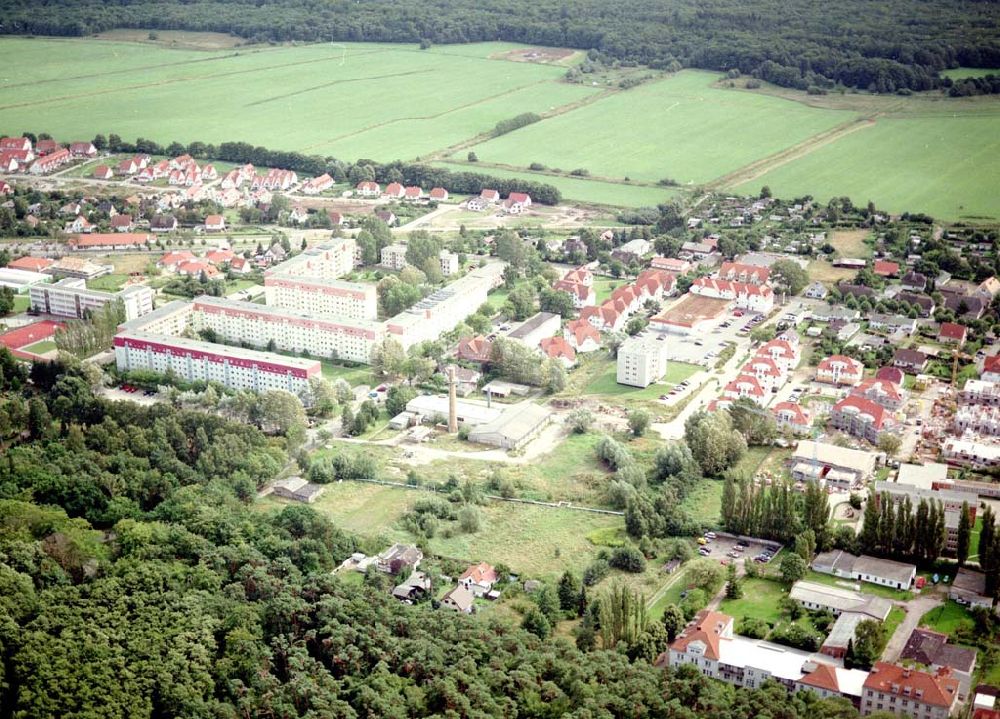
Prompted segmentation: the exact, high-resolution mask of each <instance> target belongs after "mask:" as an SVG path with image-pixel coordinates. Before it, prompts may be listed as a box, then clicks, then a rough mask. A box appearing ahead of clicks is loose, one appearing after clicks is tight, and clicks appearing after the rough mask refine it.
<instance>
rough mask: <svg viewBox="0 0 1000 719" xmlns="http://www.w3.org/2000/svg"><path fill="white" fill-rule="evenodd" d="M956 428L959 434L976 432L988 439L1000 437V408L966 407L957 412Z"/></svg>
mask: <svg viewBox="0 0 1000 719" xmlns="http://www.w3.org/2000/svg"><path fill="white" fill-rule="evenodd" d="M954 428H955V432H956V433H957V434H962V433H964V432H975V433H976V434H982V435H985V436H987V437H996V436H997V435H1000V407H996V406H984V405H965V406H963V407H959V408H958V409H957V410H956V411H955V419H954Z"/></svg>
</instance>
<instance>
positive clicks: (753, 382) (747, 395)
mask: <svg viewBox="0 0 1000 719" xmlns="http://www.w3.org/2000/svg"><path fill="white" fill-rule="evenodd" d="M767 396H768V395H767V393H766V392H765V390H764V388H763V387H762V386H761V383H760V382H759V381H758V380H757V378H756V377H754V376H753V375H750V374H746V373H742V374H740V375H738V376H737V377H736V379H734V380H733V381H732V382H730V383H729V384H727V385H726V386H725V387H724V388H723V390H722V398H723V399H726V400H729V401H730V402H735V401H736V400H738V399H752V400H753V401H754V402H756V403H757V404H759V405H763V404H764V403H765V402H766V400H767Z"/></svg>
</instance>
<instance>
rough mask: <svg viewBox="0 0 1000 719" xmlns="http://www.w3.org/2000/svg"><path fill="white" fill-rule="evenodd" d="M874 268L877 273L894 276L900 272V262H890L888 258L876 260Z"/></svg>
mask: <svg viewBox="0 0 1000 719" xmlns="http://www.w3.org/2000/svg"><path fill="white" fill-rule="evenodd" d="M872 269H873V270H874V272H875V274H876V275H880V276H882V277H892V276H893V275H898V274H899V263H898V262H889V261H888V260H875V265H874V266H873V268H872Z"/></svg>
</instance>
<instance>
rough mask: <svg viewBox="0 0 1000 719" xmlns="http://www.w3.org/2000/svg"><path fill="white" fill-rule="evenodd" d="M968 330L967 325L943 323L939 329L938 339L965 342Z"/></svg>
mask: <svg viewBox="0 0 1000 719" xmlns="http://www.w3.org/2000/svg"><path fill="white" fill-rule="evenodd" d="M967 332H968V329H967V328H966V327H965V325H960V324H957V323H955V322H942V323H941V327H940V328H939V329H938V337H944V338H946V339H949V340H964V339H965V335H966V333H967Z"/></svg>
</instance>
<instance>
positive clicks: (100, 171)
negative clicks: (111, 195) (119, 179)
mask: <svg viewBox="0 0 1000 719" xmlns="http://www.w3.org/2000/svg"><path fill="white" fill-rule="evenodd" d="M91 176H92V177H93V178H94V179H95V180H110V179H111V178H112V177H114V176H115V171H114V170H112V169H111V168H110V167H108V166H107V165H98V166H97V167H95V168H94V172H93V174H92V175H91Z"/></svg>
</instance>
